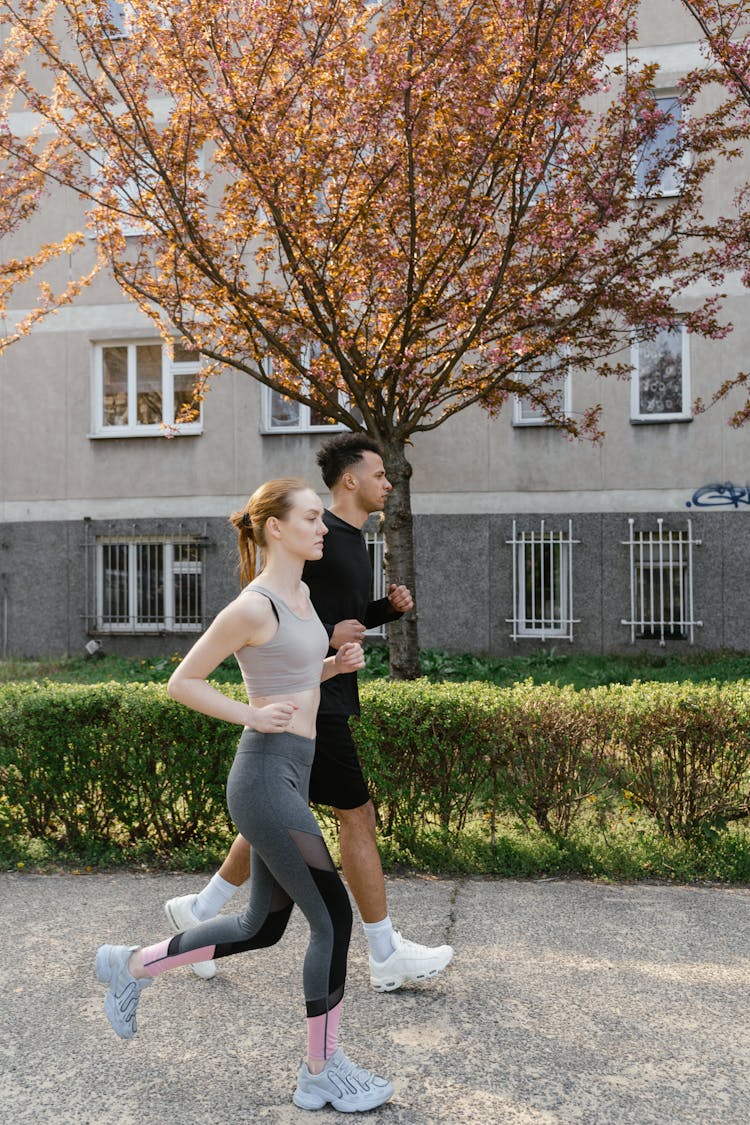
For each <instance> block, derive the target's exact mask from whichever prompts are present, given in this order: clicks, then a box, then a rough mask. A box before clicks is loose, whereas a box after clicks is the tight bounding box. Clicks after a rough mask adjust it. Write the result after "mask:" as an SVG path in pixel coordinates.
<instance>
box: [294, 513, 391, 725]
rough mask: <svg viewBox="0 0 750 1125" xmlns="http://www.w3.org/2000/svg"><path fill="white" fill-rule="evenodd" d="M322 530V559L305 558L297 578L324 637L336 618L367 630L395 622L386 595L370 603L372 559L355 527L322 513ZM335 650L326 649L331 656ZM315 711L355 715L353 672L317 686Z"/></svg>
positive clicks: (331, 631) (357, 700) (356, 704)
mask: <svg viewBox="0 0 750 1125" xmlns="http://www.w3.org/2000/svg"><path fill="white" fill-rule="evenodd" d="M323 522H324V523H325V525H326V527H327V528H328V534H327V535H326V537H325V539H324V540H323V557H322V558H321V559H317V560H315V561H314V562H306V563H305V569H304V571H303V573H302V578H303V581H305V582H306V583H307V584H308V586H309V587H310V598H311V600H312V604H313V605H314V606H315V611H316V613H317V614H318V617H319V618H320V620H321V621H322V622H323V624H324V625H325V627H326V630H327V632H328V636H329V637H330V636H331V634H332V633H333V630H334V627H335V625H336V624H337V622H339V621H346V620H348V619H350V618H356V619H357V621H361V622H362V624H363V625H364V626H365V627H366V628H367V629H374V628H375V627H376V626H377V625H384V624H385V623H386V621H395V620H396V619H397V618H399V617H401V614H400V613H399V612H398V611H397V610H394V609H393V608H392V606H391V603H390V602H389V601H388V599H387V598H379V599H378V600H377V601H370V590H371V589H372V563H371V562H370V553H369V551H368V550H367V544H366V543H365V539H364V536H363V534H362V532H361V531H360V530H359V528H357V527H354V526H353V524H350V523H347V522H346V521H345V520H342V519H339V517H338V516H334V515H333V513H332V512H329V511H325V512H324V513H323ZM334 652H335V649H330V650H329V655H333V654H334ZM320 711H321V712H322V713H323V714H328V715H358V714H359V690H358V687H357V673H356V672H347V673H345V674H343V675H338V676H333V677H332V679H330V680H326V681H325V682H324V683H322V684H321V685H320Z"/></svg>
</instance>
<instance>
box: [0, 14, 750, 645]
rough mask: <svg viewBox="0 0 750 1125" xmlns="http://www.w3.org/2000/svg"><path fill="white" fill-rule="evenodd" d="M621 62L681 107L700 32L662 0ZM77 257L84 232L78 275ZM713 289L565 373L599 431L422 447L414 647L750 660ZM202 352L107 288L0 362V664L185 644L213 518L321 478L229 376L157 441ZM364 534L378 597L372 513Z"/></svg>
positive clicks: (231, 580) (218, 566)
mask: <svg viewBox="0 0 750 1125" xmlns="http://www.w3.org/2000/svg"><path fill="white" fill-rule="evenodd" d="M636 50H637V51H638V52H640V53H641V54H642V55H643V56H644V57H646V58H648V59H653V60H655V61H658V62H659V64H660V71H659V76H658V83H659V85H658V88H657V94H658V96H659V97H663V98H664V99H665V102H668V103H669V105H670V106H671V107H674V112H675V113H678V112H679V106H678V105H677V103H676V102H675V97H674V91H675V85H676V82H677V81H678V79H679V78H680V76H681V75H682V74H684V73H685V71H686V70H687V69H689V68H690V66H692V65H694V64H695V63H696V62H697V61H698V60H699V43H698V42H697V39H696V29H695V26H694V25H692V24H691V23H690V21H689V20H688V19H687V18H686V17H685V16H684V14H682V12H681V9H679V7H678V6H677V5H674V4H671V3H669V2H667V0H660V2H659V3H658V4H651V5H649V6H648V8H647V10H646V12H645V13H644V20H643V23H642V27H641V46H640V47H638V48H636ZM748 176H750V159H748V160H747V161H746V162H744V163H740V164H737V165H736V166H734V165H733V166H732V167H731V168H726V169H724V168H719V169H717V170H716V173H715V176H714V181H713V184H712V192H713V193H714V198H713V202H715V203H716V206H717V208H719V207H720V206H721V205H722V202H723V201H724V200H725V199H728V198H729V196H730V195H731V192H732V191H733V190H734V187H735V186H736V184H737V183H739V182H741V181H742V180H743V179H747V178H748ZM676 190H679V187H678V185H676V184H675V183H668V182H665V183H664V184H663V192H664V194H665V196H668V195H669V194H670V193H673V192H674V191H676ZM76 206H77V204H76V203H75V202H74V201H73V200H71V199H69V198H67V197H66V196H65V195H64V194H63V193H62V192H61V193H60V194H59V195H58V196H55V197H54V199H53V200H52V201H51V203H50V206H49V207H46V208H45V209H44V211H43V213H42V215H41V216H40V217H39V219H38V220H37V223H38V231H39V233H40V235H41V237H43V238H44V237H48V238H53V237H55V236H56V234H57V233H59V231H60V230H61V229H69V225H70V222H71V221H72V219H73V218H74V217H75V207H76ZM66 224H67V225H66ZM87 259H91V260H93V247H92V246H90V247H88V248H85V249H84V250H83V251H82V252H81V254H80V255H79V256H78V257H77V259H76V263H75V266H76V269H79V270H80V269H82V268H85V265H86V261H87ZM59 268H60V269H61V270H63V271H64V269H65V268H66V267H65V264H64V263H63V264H61V266H60V267H59ZM725 291H726V303H725V316H726V318H727V319H728V320H730V321H731V322H732V323H733V324H734V325H735V330H734V331H733V332H732V333H731V334H730V335H728V336H727V337H726V338H725V339H723V340H719V341H706V340H703V339H698V338H692V337H690V336H689V334H688V333H687V332H686V331H685V330H684V329H683V328H681V327H680V326H677V327H675V328H673V329H669V330H665V331H664V332H663V333H662V334H661V335H660V336H659V337H658V338H657V339H656V340H655V341H652V342H650V343H648V344H641V345H639V344H637V343H636V344H634V345H633V348H632V350H631V354H630V356H629V359H630V363H631V371H632V375H631V378H630V380H629V381H616V380H601V379H597V378H596V377H595V376H593V375H592V374H591V373H589V372H585V371H567V372H566V373H565V375H564V377H563V378H562V379H561V387H560V393H561V396H562V399H563V402H564V404H565V408H566V409H567V410H571V411H575V412H578V411H582V410H583V409H585V408H586V407H587V406H589V405H591V404H592V403H593V402H601V404H602V406H603V427H604V429H605V431H606V437H605V439H604V441H603V442H602V443H601V444H600V445H596V446H592V445H589V444H585V443H580V444H579V443H572V442H570V441H569V440H568V439H567V437H566V435H565V434H564V433H562V432H561V431H559V430H556V429H554V428H552V427H550V426H549V425H547V424H545V421H544V419H543V418H542V417H541V416H539V415H538V414H536V413H535V412H534V410H533V409H530V408H529V406H528V404H525V403H523V402H515V403H511V404H509V405H508V406H507V407H506V408H505V409H504V410H503V411H502V413H501V414H500V416H499V417H497V418H489V417H488V416H487V415H486V414H485V413H483V412H482V411H481V410H480V409H478V408H477V409H469V410H467V411H465V412H464V413H463V414H460V415H458V416H457V417H456V418H454V419H453V420H452V421H450V422H449V423H447V424H445V425H444V426H442V427H440V428H438V429H437V430H435V431H434V432H433V433H431V434H429V435H422V436H421V437H419V439H418V440H417V441H416V443H415V445H414V447H413V449H412V450H411V460H412V463H413V466H414V477H413V482H412V484H413V510H414V518H415V536H416V549H417V570H418V575H417V591H416V592H417V604H418V612H419V621H420V639H421V643H422V644H423V645H424V646H429V647H442V648H447V649H450V650H453V651H459V652H476V653H490V654H493V655H507V654H517V653H530V652H534V651H538V650H539V648H540V647H541V646H551V645H557V646H560V647H562V646H565V647H566V649H567V648H568V647H570V648H572V649H577V650H580V651H589V652H606V651H628V650H631V649H632V647H633V646H640V647H642V648H647V649H650V650H659V649H660V648H662V647H667V646H668V651H689V650H690V649H691V647H692V648H704V649H714V650H716V649H722V648H731V649H738V650H746V649H748V648H750V606H749V605H748V604H747V600H746V599H745V597H744V586H745V581H746V575H747V562H746V560H747V559H748V558H749V557H750V480H749V479H748V477H749V473H748V455H747V449H748V434H747V433H746V432H743V431H742V430H733V429H731V428H730V427H729V426H728V424H727V420H728V418H729V416H730V415H731V413H732V411H733V409H735V408H736V406H737V405H738V403H737V402H736V401H735V402H733V401H731V400H730V401H728V402H727V403H725V404H721V405H720V406H716V407H713V408H711V409H710V410H708V411H707V412H705V413H703V414H700V415H697V416H694V415H693V412H692V403H693V401H694V400H695V399H696V398H697V397H698V396H701V397H703V398H704V399H709V398H710V396H711V393H712V391H713V390H714V389H715V388H716V387H717V386H718V385H719V384H720V383H721V382H722V381H723V380H724V379H726V378H729V377H731V376H733V375H734V374H736V373H737V372H738V371H740V370H742V369H743V368H745V369H746V368H747V367H748V361H747V356H748V354H750V293H749V292H748V291H747V290H746V289H745V288H744V287H743V286H742V284H741V282H740V279H739V278H736V279H732V278H730V279H728V283H727V286H726V289H725ZM701 295H702V294H700V293H698V292H696V293H694V294H693V295H692V296H693V299H695V300H697V299H699V298H700V296H701ZM689 299H690V297H688V300H689ZM22 300H23V297H22V296H20V297H19V301H21V302H22ZM198 364H199V358H198V357H197V356H196V355H195V354H194V353H191V352H189V351H187V350H185V348H184V347H182V346H181V344H180V342H179V341H176V345H175V347H174V350H173V353H172V354H169V352H168V349H166V348H165V346H164V345H163V343H162V341H161V340H160V338H159V337H158V335H157V334H156V333H155V331H154V329H153V326H152V325H151V323H150V322H149V321H148V320H147V318H146V317H145V316H144V315H143V314H142V313H141V312H140V311H139V310H138V309H137V308H136V307H135V306H134V305H133V304H132V303H131V302H129V301H128V300H126V299H125V298H124V296H123V294H122V293H121V291H120V290H119V289H118V288H117V286H116V285H115V284H114V283H113V282H112V281H111V280H110V279H108V278H106V277H99V278H98V279H97V281H96V282H95V284H94V285H92V286H91V287H90V288H89V289H87V290H86V291H85V292H84V293H83V294H82V295H81V297H80V298H79V299H78V300H77V301H76V302H75V304H74V305H72V306H70V307H68V308H65V309H63V310H61V311H60V312H59V313H57V314H56V315H54V316H52V317H49V318H48V319H46V320H45V321H43V322H42V323H41V324H40V325H39V326H38V327H37V328H36V329H35V330H34V331H33V332H32V334H31V335H30V336H28V337H27V338H26V339H24V340H22V341H20V342H19V343H17V344H15V345H13V346H12V347H11V348H9V349H8V350H7V351H6V352H5V353H4V354H3V355H2V357H0V404H2V405H1V407H0V654H1V655H2V656H33V657H40V656H45V655H56V654H61V653H71V654H79V653H82V652H84V651H85V650H86V646H89V647H90V648H96V647H97V646H98V645H101V646H102V647H103V649H104V650H105V651H107V652H118V653H123V654H128V655H136V654H140V655H142V656H144V657H151V656H154V655H156V654H159V653H172V652H176V651H184V650H185V649H186V648H187V647H188V646H189V645H190V643H192V641H193V640H194V639H195V636H196V635H197V634H198V633H199V632H200V630H201V629H202V628H204V626H205V625H206V624H207V622H208V621H210V620H211V618H212V617H213V616H214V615H215V614H216V612H218V610H219V609H220V608H221V606H222V605H223V604H225V603H226V601H227V600H228V599H229V598H230V597H231V596H232V595H233V593H234V592H235V591H236V589H237V585H238V576H237V572H236V568H235V559H234V541H233V533H232V532H231V530H230V528H229V526H228V523H227V515H228V513H229V512H230V511H232V510H233V509H234V508H236V507H237V506H239V505H241V504H243V503H244V502H245V500H246V498H247V496H248V495H249V493H250V492H251V491H252V490H253V489H254V488H255V487H256V486H257V485H258V484H259V483H260V482H261V481H263V480H265V479H268V478H270V477H273V476H278V475H287V474H295V475H301V476H305V477H307V478H308V479H309V480H310V481H311V482H312V483H313V484H314V485H315V486H316V487H317V486H318V485H320V481H319V478H318V474H317V469H316V466H315V452H316V450H317V448H318V447H319V445H320V443H321V441H322V440H324V439H325V437H326V436H327V435H329V434H330V433H331V432H332V431H333V430H334V429H335V427H331V426H330V425H329V424H327V423H326V420H325V419H323V418H320V417H316V416H315V415H314V413H311V411H310V410H309V409H308V408H307V407H304V406H300V405H297V404H294V403H289V402H287V401H286V400H284V399H282V398H281V397H280V396H278V395H275V394H273V393H272V392H270V391H268V390H267V389H266V388H262V387H261V386H260V385H259V384H257V383H256V382H254V381H253V380H252V379H250V378H248V377H246V376H243V375H240V374H224V375H221V376H218V377H217V378H216V379H215V380H214V382H213V385H212V387H211V390H210V393H209V394H208V396H207V398H206V401H205V403H204V405H203V409H202V413H201V416H200V417H199V418H198V419H196V421H195V422H193V423H191V424H189V425H184V426H182V427H181V429H180V432H179V434H178V436H175V437H173V438H165V436H164V429H163V425H162V424H163V423H167V424H169V423H171V422H172V421H173V419H174V409H175V406H174V404H175V403H176V402H177V403H179V402H181V401H183V399H184V392H185V389H186V388H187V387H188V386H189V385H191V383H192V380H193V377H194V376H195V373H196V371H197V370H198ZM321 495H322V496H323V498H324V499H325V493H324V492H323V491H322V486H321ZM368 540H369V542H370V547H371V551H372V557H373V562H374V565H375V584H376V590H377V589H378V588H379V587H382V583H383V571H382V551H383V544H382V538H381V536H380V535H379V533H378V531H377V529H376V528H375V527H373V528H372V529H371V530H370V531H369V532H368Z"/></svg>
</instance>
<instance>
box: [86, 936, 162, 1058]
mask: <svg viewBox="0 0 750 1125" xmlns="http://www.w3.org/2000/svg"><path fill="white" fill-rule="evenodd" d="M137 948H138V946H137V945H100V946H99V948H98V949H97V951H96V962H95V965H96V976H97V979H98V980H100V981H101V982H102V984H108V985H109V990H108V992H107V995H106V996H105V997H104V1011H105V1012H106V1014H107V1019H108V1020H109V1022H110V1023H111V1024H112V1027H113V1028H114V1029H115V1031H116V1032H117V1034H118V1035H119V1036H120V1038H121V1039H132V1038H133V1036H134V1035H135V1033H136V1031H137V1030H138V1028H137V1026H136V1022H135V1012H136V1008H137V1007H138V1001H139V1000H140V998H141V993H142V992H143V990H144V988H146V987H147V986H148V985H149V984H151V983H152V982H151V979H150V978H149V977H145V978H144V979H143V980H136V979H135V977H134V976H133V975H132V973H131V972H130V969H129V968H128V962H129V961H130V954H131V953H132V952H133V950H135V949H137Z"/></svg>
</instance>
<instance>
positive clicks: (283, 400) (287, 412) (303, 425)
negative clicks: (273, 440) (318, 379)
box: [261, 354, 346, 434]
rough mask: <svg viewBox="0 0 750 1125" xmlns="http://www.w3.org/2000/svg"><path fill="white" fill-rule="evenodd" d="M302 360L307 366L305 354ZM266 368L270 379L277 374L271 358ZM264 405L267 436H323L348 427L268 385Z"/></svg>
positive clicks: (268, 359)
mask: <svg viewBox="0 0 750 1125" xmlns="http://www.w3.org/2000/svg"><path fill="white" fill-rule="evenodd" d="M302 358H303V363H304V362H305V356H304V354H303V357H302ZM308 362H309V356H308ZM263 366H264V369H265V371H266V374H267V375H271V374H272V373H273V360H272V359H270V357H269V358H267V359H266V360H264V363H263ZM261 404H262V411H261V429H262V432H263V433H266V434H299V433H319V432H326V431H335V430H345V429H346V426H343V425H342V424H341V423H340V422H337V421H336V420H335V419H334V418H330V417H329V416H327V415H326V413H325V411H324V410H319V409H316V408H315V407H311V406H306V405H305V404H304V403H302V402H297V401H296V399H293V398H289V397H288V396H287V395H284V394H281V392H280V391H274V390H272V389H271V387H267V386H266V385H265V383H264V384H262V389H261Z"/></svg>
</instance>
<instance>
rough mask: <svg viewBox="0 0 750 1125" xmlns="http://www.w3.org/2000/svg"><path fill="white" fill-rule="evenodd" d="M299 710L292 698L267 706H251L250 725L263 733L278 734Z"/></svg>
mask: <svg viewBox="0 0 750 1125" xmlns="http://www.w3.org/2000/svg"><path fill="white" fill-rule="evenodd" d="M297 710H299V708H298V706H297V704H296V703H292V702H291V700H287V701H286V702H285V703H268V704H266V706H265V707H251V708H250V722H249V723H248V726H250V727H252V728H253V730H258V731H260V732H261V733H262V734H278V733H279V731H284V730H286V729H287V727H288V726H289V724H290V723H291V721H292V719H293V717H294V712H295V711H297Z"/></svg>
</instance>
